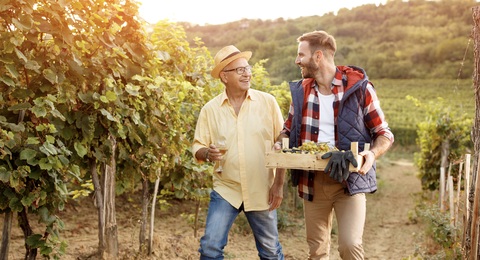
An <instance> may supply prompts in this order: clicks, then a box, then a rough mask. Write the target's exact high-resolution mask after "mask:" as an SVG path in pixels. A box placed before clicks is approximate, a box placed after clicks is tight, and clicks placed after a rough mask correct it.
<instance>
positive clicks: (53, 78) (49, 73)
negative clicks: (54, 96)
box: [43, 69, 58, 84]
mask: <svg viewBox="0 0 480 260" xmlns="http://www.w3.org/2000/svg"><path fill="white" fill-rule="evenodd" d="M43 76H44V77H45V78H46V79H47V80H48V81H50V83H52V84H56V83H58V76H57V73H55V72H54V71H53V70H51V69H44V70H43Z"/></svg>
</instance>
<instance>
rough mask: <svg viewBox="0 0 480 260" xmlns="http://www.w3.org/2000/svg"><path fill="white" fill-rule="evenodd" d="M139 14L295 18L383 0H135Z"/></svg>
mask: <svg viewBox="0 0 480 260" xmlns="http://www.w3.org/2000/svg"><path fill="white" fill-rule="evenodd" d="M137 2H139V3H140V9H139V12H140V16H141V17H143V19H145V20H146V21H147V22H149V23H156V22H158V21H160V20H165V19H168V20H169V21H171V22H190V23H193V24H199V25H206V24H224V23H228V22H233V21H238V20H241V19H243V18H246V19H261V20H275V19H277V18H280V17H282V18H284V19H295V18H298V17H302V16H312V15H320V16H321V15H323V14H326V13H329V12H333V13H336V12H337V11H338V10H339V9H341V8H348V9H351V8H353V7H356V6H361V5H365V4H376V5H379V4H385V3H386V2H387V0H333V1H332V0H330V1H328V0H296V1H292V0H137Z"/></svg>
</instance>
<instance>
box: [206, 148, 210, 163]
mask: <svg viewBox="0 0 480 260" xmlns="http://www.w3.org/2000/svg"><path fill="white" fill-rule="evenodd" d="M209 153H210V151H209V149H208V148H207V149H205V161H206V162H210V159H208V155H209Z"/></svg>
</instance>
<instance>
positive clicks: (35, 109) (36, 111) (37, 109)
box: [32, 106, 47, 117]
mask: <svg viewBox="0 0 480 260" xmlns="http://www.w3.org/2000/svg"><path fill="white" fill-rule="evenodd" d="M32 112H33V113H34V114H35V116H37V117H44V116H46V115H47V110H46V109H45V107H40V106H34V107H33V108H32Z"/></svg>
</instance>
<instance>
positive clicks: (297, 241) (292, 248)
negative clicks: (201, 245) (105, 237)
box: [0, 160, 421, 260]
mask: <svg viewBox="0 0 480 260" xmlns="http://www.w3.org/2000/svg"><path fill="white" fill-rule="evenodd" d="M415 172H416V169H415V167H414V166H413V164H412V162H411V161H403V160H400V161H395V162H390V161H380V163H379V174H378V179H379V184H380V186H379V191H378V192H377V193H375V194H371V195H368V196H367V223H366V230H365V234H364V247H365V251H366V259H369V260H377V259H378V260H384V259H399V260H400V259H404V258H408V256H412V255H413V253H414V249H415V246H414V245H415V232H421V227H419V226H418V225H417V224H412V223H411V221H410V220H409V214H411V212H412V211H413V208H414V206H415V198H414V197H413V194H414V193H417V192H419V191H420V189H421V188H420V181H419V180H418V179H417V178H416V177H415V176H414V175H415ZM117 201H119V205H118V206H117V214H118V216H117V222H118V233H119V248H120V259H138V257H137V256H136V255H135V252H136V251H138V232H139V231H138V230H139V221H138V219H137V218H138V216H140V214H139V212H140V208H139V205H138V203H139V201H137V200H136V199H133V198H130V200H129V199H128V198H125V199H118V200H117ZM194 207H195V205H194V203H192V202H188V203H185V202H184V203H180V202H178V201H177V202H172V207H170V209H169V210H168V211H160V212H158V214H157V220H156V225H155V226H156V227H155V236H154V254H153V256H152V257H150V258H145V257H142V259H166V260H167V259H168V260H173V259H178V260H184V259H198V253H197V248H198V240H199V236H201V234H202V232H203V227H201V228H200V230H198V236H197V238H195V237H194V236H193V234H194V231H193V228H192V223H193V222H192V216H193V212H194ZM61 218H62V219H63V220H64V221H65V225H66V230H64V231H63V232H62V236H63V237H64V238H66V239H67V242H68V244H69V247H68V249H67V251H68V253H67V255H66V256H64V257H63V258H62V259H67V260H70V259H72V260H73V259H95V257H89V255H92V254H93V253H94V252H95V250H96V248H97V244H98V238H97V227H96V223H97V221H96V211H95V208H94V207H93V205H92V203H91V200H90V199H85V200H84V201H83V202H82V203H79V204H77V205H76V207H68V208H67V210H66V211H65V212H62V213H61ZM2 219H3V218H2ZM241 221H242V220H241V219H240V220H239V222H238V223H237V222H236V224H235V225H234V228H233V229H234V231H235V232H231V235H230V237H229V244H228V246H227V248H226V256H225V258H226V259H258V257H257V252H256V249H255V244H254V241H253V237H252V235H251V233H249V232H248V230H247V231H244V230H243V229H242V226H245V224H242V223H241ZM289 222H290V223H292V226H290V227H288V228H286V230H285V231H282V232H281V234H280V235H281V237H280V239H281V242H282V245H283V248H284V254H285V257H286V259H292V260H295V259H306V258H307V253H306V252H307V245H306V242H305V234H304V226H303V218H302V217H301V216H300V217H298V218H296V219H293V220H292V219H290V220H289ZM31 223H35V221H31ZM0 224H3V220H2V222H1V223H0ZM202 225H203V224H202ZM12 233H13V235H12V244H11V246H10V254H9V259H10V260H16V259H23V254H24V248H23V241H22V240H23V236H22V235H21V231H20V230H19V228H18V226H17V225H16V222H14V227H13V229H12ZM333 238H334V243H333V245H332V257H331V259H332V260H336V259H340V258H339V257H338V253H337V252H336V250H337V244H336V240H335V235H334V236H333Z"/></svg>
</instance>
